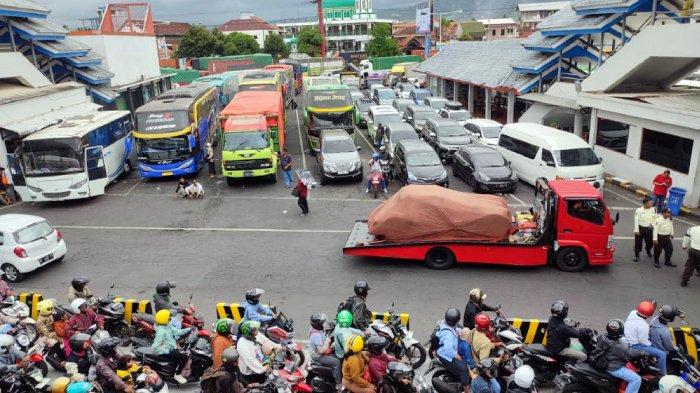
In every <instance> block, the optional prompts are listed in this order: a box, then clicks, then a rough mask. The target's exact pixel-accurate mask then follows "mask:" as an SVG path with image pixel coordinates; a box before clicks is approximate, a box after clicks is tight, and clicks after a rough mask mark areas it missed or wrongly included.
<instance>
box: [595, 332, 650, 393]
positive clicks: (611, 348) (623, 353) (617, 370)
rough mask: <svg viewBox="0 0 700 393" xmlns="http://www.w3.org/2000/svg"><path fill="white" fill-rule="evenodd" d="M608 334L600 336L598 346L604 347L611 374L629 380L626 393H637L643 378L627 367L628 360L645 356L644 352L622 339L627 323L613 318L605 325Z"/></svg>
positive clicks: (608, 370) (607, 369)
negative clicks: (631, 346)
mask: <svg viewBox="0 0 700 393" xmlns="http://www.w3.org/2000/svg"><path fill="white" fill-rule="evenodd" d="M605 330H606V334H603V335H601V336H600V337H599V338H598V343H597V348H599V349H600V348H604V350H605V358H606V360H607V367H606V368H605V370H606V371H607V372H608V373H610V375H612V376H614V377H616V378H620V379H622V380H625V381H627V388H626V389H625V393H637V392H639V388H640V387H641V386H642V378H641V377H640V376H639V375H638V374H637V373H635V372H634V371H632V370H630V369H629V368H627V367H626V365H627V362H629V361H630V360H632V359H637V358H639V357H642V356H644V353H643V352H641V351H638V350H636V349H632V348H630V347H629V345H628V344H627V343H626V342H623V341H621V339H622V338H623V337H624V336H625V323H624V322H622V320H619V319H613V320H612V321H610V322H608V324H607V326H606V327H605Z"/></svg>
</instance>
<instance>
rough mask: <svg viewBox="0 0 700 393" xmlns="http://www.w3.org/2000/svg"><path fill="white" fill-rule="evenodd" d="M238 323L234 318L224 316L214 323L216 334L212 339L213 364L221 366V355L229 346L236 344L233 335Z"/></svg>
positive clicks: (217, 366)
mask: <svg viewBox="0 0 700 393" xmlns="http://www.w3.org/2000/svg"><path fill="white" fill-rule="evenodd" d="M235 325H236V323H235V322H234V321H233V319H229V318H223V319H219V320H217V321H216V323H214V330H215V331H216V334H215V335H214V337H213V338H212V340H211V359H212V363H213V364H212V366H213V367H214V368H219V366H221V361H222V360H221V356H222V354H223V353H224V351H225V350H226V349H227V348H230V347H232V346H234V345H235V340H234V337H233V334H232V333H233V328H234V326H235Z"/></svg>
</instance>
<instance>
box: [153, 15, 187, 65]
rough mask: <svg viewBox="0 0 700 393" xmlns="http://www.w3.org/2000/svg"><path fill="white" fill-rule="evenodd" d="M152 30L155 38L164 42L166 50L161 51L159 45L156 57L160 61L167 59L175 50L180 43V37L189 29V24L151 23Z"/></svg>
mask: <svg viewBox="0 0 700 393" xmlns="http://www.w3.org/2000/svg"><path fill="white" fill-rule="evenodd" d="M153 28H154V29H155V32H156V38H157V39H158V40H159V41H160V40H165V45H166V48H167V50H165V51H161V50H160V45H159V48H158V49H159V50H158V55H159V56H160V58H161V59H169V58H170V55H171V54H172V53H173V51H175V50H177V48H178V47H179V46H180V42H181V41H182V37H184V36H185V34H187V31H188V30H189V29H190V24H189V23H185V22H163V21H153Z"/></svg>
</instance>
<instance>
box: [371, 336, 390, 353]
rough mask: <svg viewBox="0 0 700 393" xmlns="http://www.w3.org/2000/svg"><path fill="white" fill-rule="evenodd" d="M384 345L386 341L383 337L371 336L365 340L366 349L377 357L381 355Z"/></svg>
mask: <svg viewBox="0 0 700 393" xmlns="http://www.w3.org/2000/svg"><path fill="white" fill-rule="evenodd" d="M386 344H387V342H386V340H385V339H384V338H383V337H379V336H377V335H373V336H371V337H370V338H368V339H367V349H369V351H370V353H373V354H375V355H379V354H380V353H382V351H383V350H384V348H385V347H386Z"/></svg>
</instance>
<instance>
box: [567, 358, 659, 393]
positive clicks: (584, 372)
mask: <svg viewBox="0 0 700 393" xmlns="http://www.w3.org/2000/svg"><path fill="white" fill-rule="evenodd" d="M626 367H627V368H629V369H630V370H632V371H634V372H635V373H637V374H639V375H640V376H641V377H642V387H641V388H640V389H639V392H640V393H653V392H654V391H656V389H657V387H658V386H659V379H660V375H659V369H658V368H656V367H655V363H654V361H653V360H651V358H650V357H647V356H643V357H641V358H639V359H637V360H635V361H633V362H629V363H627V366H626ZM567 369H568V372H567V373H564V374H560V375H558V376H557V377H556V378H555V379H554V385H555V389H554V392H555V393H624V391H625V388H626V387H627V382H625V381H622V380H620V379H618V378H616V377H614V376H612V374H610V373H608V372H607V371H604V370H600V369H597V368H595V367H593V366H591V365H590V364H588V363H585V362H578V363H576V364H574V365H567Z"/></svg>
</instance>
